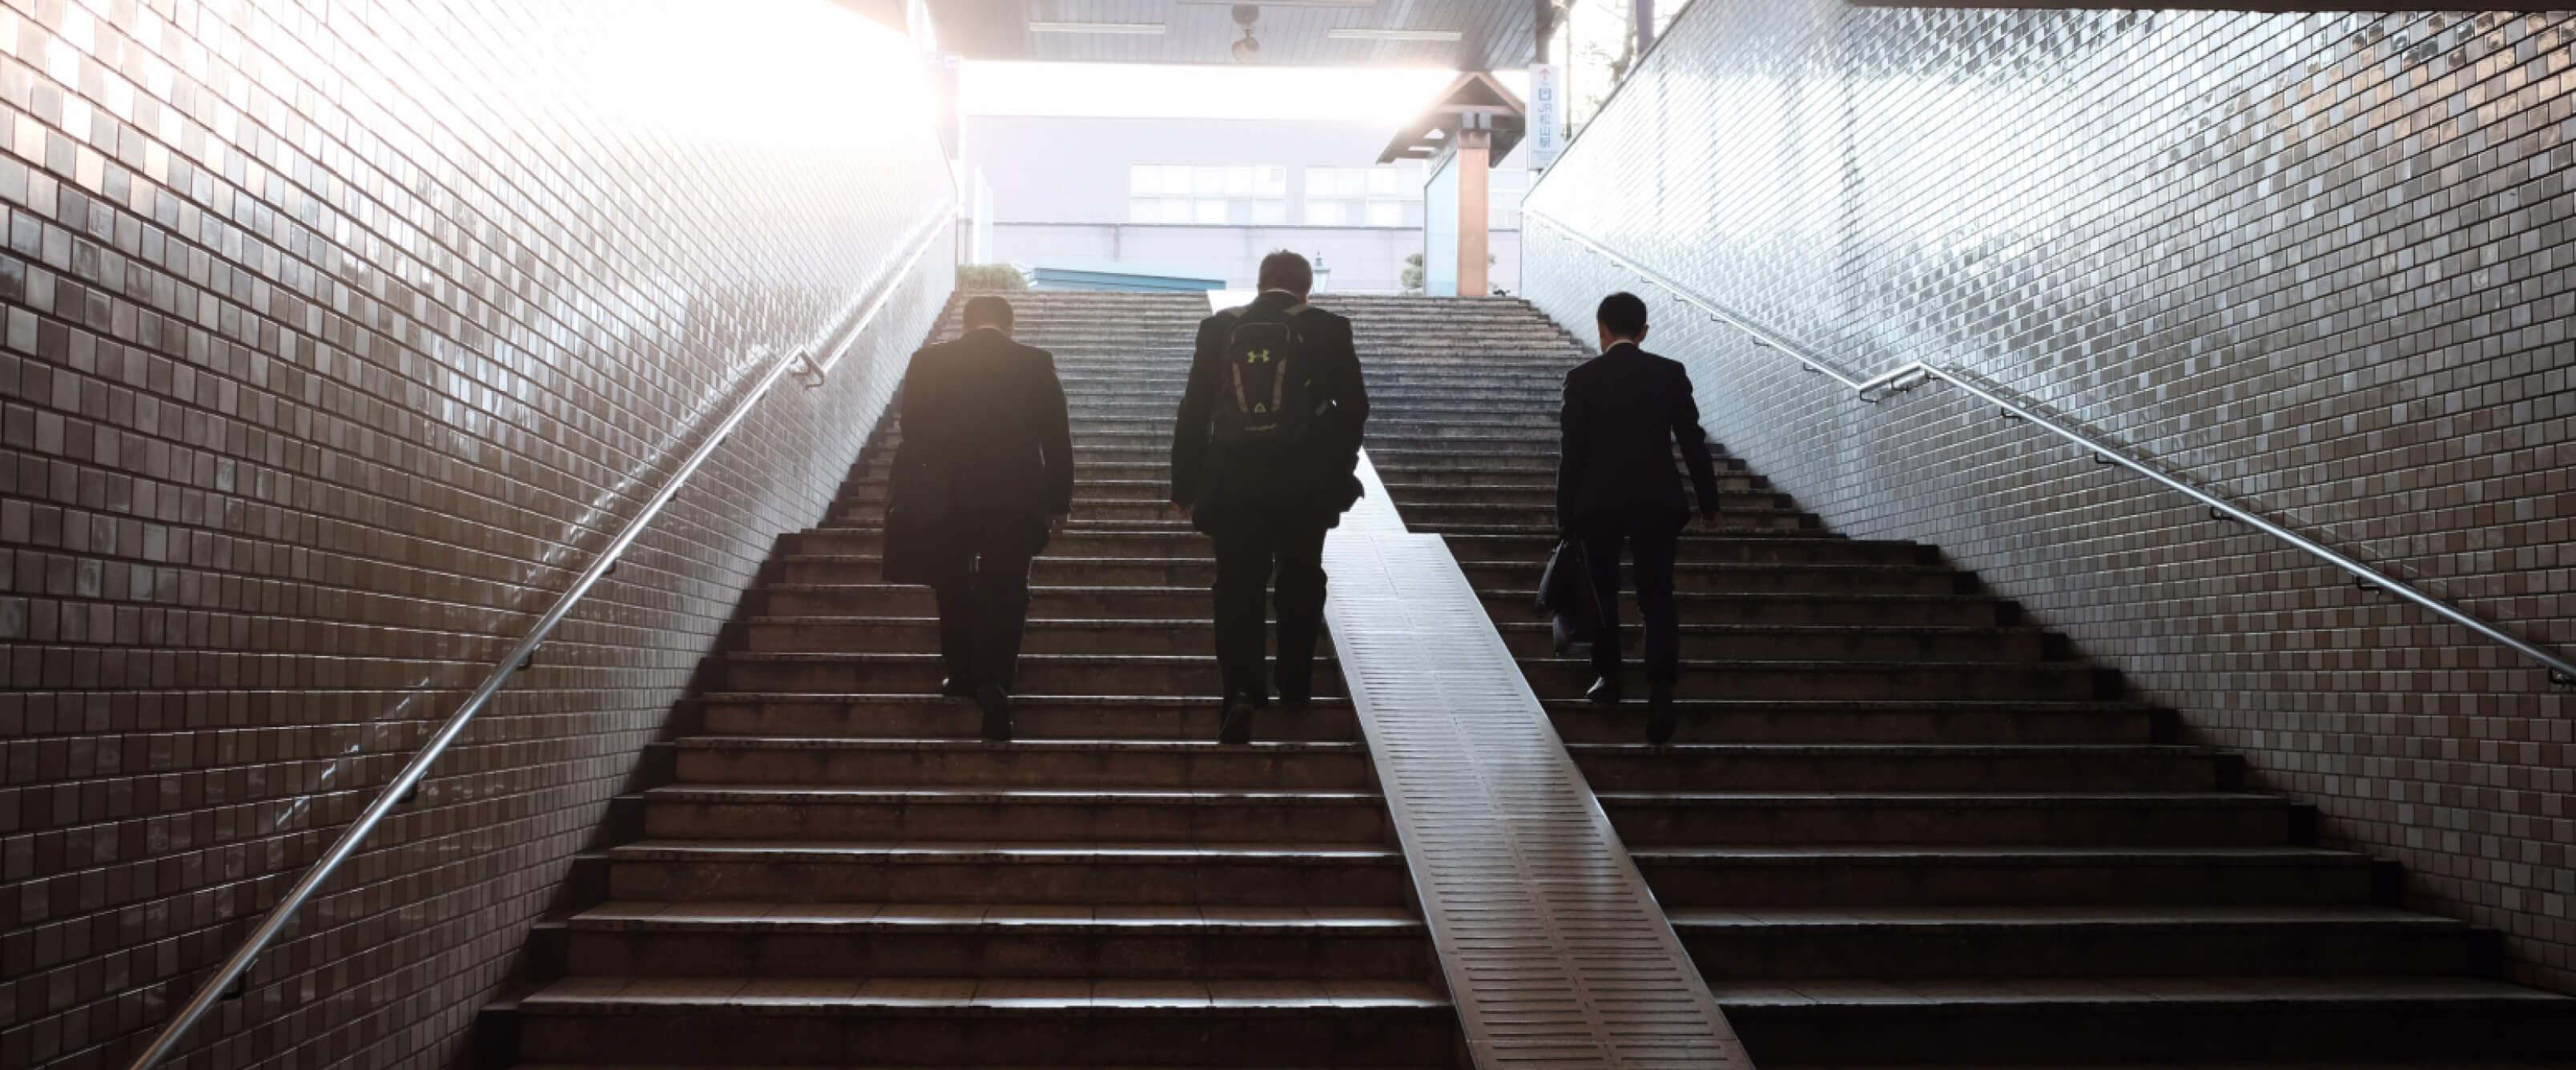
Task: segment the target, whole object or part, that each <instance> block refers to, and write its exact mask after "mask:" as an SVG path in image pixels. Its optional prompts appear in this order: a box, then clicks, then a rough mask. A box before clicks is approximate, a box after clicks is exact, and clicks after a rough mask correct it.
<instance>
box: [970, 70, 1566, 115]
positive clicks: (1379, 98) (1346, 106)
mask: <svg viewBox="0 0 2576 1070" xmlns="http://www.w3.org/2000/svg"><path fill="white" fill-rule="evenodd" d="M1457 77H1458V74H1457V72H1456V71H1442V70H1429V69H1424V68H1419V67H1367V68H1347V67H1214V66H1182V65H1177V64H1117V63H1006V62H999V61H991V60H983V61H971V62H968V63H967V64H966V65H965V68H964V70H963V71H962V72H961V74H960V77H959V84H958V97H959V103H960V104H961V106H962V110H963V111H964V112H965V113H966V114H968V115H1062V116H1127V117H1150V118H1171V119H1309V120H1327V121H1340V122H1369V123H1383V124H1386V125H1389V126H1393V125H1395V124H1397V123H1401V122H1403V121H1405V120H1406V119H1410V118H1412V117H1413V116H1414V115H1415V114H1416V113H1418V112H1420V111H1421V110H1422V109H1423V107H1424V106H1425V105H1427V104H1429V103H1430V102H1431V98H1432V97H1433V96H1435V95H1437V94H1438V93H1439V92H1440V90H1441V89H1442V88H1443V87H1445V86H1447V85H1448V84H1449V83H1450V82H1451V81H1453V80H1455V79H1456V78H1457ZM1496 77H1498V78H1500V79H1501V80H1502V82H1503V84H1504V85H1506V86H1509V87H1510V88H1511V90H1512V91H1513V92H1515V93H1519V92H1522V91H1523V90H1524V89H1525V88H1526V87H1527V83H1528V78H1527V76H1526V75H1525V74H1523V73H1522V72H1520V71H1505V72H1500V73H1498V74H1497V76H1496Z"/></svg>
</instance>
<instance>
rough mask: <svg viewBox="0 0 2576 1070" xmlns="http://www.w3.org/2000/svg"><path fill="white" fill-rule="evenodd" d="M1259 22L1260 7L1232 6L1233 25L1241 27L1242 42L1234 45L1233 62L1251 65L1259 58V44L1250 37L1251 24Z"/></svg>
mask: <svg viewBox="0 0 2576 1070" xmlns="http://www.w3.org/2000/svg"><path fill="white" fill-rule="evenodd" d="M1259 21H1261V5H1259V4H1236V5H1234V23H1235V25H1237V26H1241V27H1243V40H1240V41H1237V42H1235V43H1234V61H1235V62H1236V63H1251V62H1253V61H1255V60H1258V59H1260V58H1261V42H1260V41H1259V40H1257V39H1255V38H1254V37H1253V36H1252V24H1253V23H1256V22H1259Z"/></svg>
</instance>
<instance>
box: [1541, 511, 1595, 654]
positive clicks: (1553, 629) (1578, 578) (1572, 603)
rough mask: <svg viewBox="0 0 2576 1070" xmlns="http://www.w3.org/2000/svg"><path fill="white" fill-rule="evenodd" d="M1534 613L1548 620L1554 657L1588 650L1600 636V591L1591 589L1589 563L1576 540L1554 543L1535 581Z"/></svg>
mask: <svg viewBox="0 0 2576 1070" xmlns="http://www.w3.org/2000/svg"><path fill="white" fill-rule="evenodd" d="M1538 611H1539V613H1541V614H1542V615H1545V616H1547V617H1548V618H1549V621H1548V623H1549V631H1550V633H1551V635H1552V636H1553V638H1554V639H1555V641H1556V652H1557V653H1558V654H1567V653H1571V652H1572V651H1573V650H1574V648H1575V647H1577V646H1589V645H1591V643H1592V642H1593V640H1594V638H1595V637H1596V636H1598V635H1600V634H1601V618H1602V612H1601V589H1600V588H1598V587H1594V586H1593V585H1592V561H1591V557H1590V555H1588V554H1586V553H1585V552H1584V550H1583V543H1582V541H1581V540H1579V539H1571V538H1567V539H1558V540H1557V541H1556V549H1554V550H1550V551H1548V554H1547V571H1546V572H1544V573H1541V574H1540V575H1539V579H1538Z"/></svg>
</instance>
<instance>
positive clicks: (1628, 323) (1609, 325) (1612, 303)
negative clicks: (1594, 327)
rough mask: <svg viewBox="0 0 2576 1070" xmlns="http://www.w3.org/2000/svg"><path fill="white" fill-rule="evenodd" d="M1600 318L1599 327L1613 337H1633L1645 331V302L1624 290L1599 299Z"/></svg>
mask: <svg viewBox="0 0 2576 1070" xmlns="http://www.w3.org/2000/svg"><path fill="white" fill-rule="evenodd" d="M1600 318H1601V329H1602V330H1605V331H1608V332H1610V336H1611V337H1613V338H1635V337H1637V336H1638V335H1641V334H1644V333H1646V303H1645V302H1644V301H1641V300H1639V299H1638V298H1637V295H1635V294H1632V293H1628V292H1626V291H1624V290H1623V291H1620V292H1619V293H1615V294H1611V295H1610V296H1608V297H1604V298H1602V299H1601V313H1600Z"/></svg>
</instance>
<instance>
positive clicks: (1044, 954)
mask: <svg viewBox="0 0 2576 1070" xmlns="http://www.w3.org/2000/svg"><path fill="white" fill-rule="evenodd" d="M962 296H963V295H961V297H962ZM1012 303H1013V304H1014V306H1015V307H1016V309H1017V313H1018V318H1019V331H1018V335H1019V337H1020V338H1021V339H1022V340H1024V341H1026V342H1028V343H1030V344H1033V345H1037V346H1040V347H1043V348H1046V349H1050V350H1052V351H1054V352H1055V354H1056V359H1057V365H1058V368H1059V370H1060V372H1061V374H1062V377H1063V379H1064V383H1065V387H1066V390H1067V393H1068V395H1069V397H1070V398H1071V401H1072V406H1073V415H1074V444H1075V451H1076V453H1077V454H1078V455H1079V456H1078V461H1079V463H1080V467H1079V480H1080V485H1079V488H1078V490H1077V493H1076V505H1075V514H1074V516H1075V519H1074V522H1073V524H1072V526H1071V527H1070V529H1069V530H1067V531H1066V532H1065V533H1064V534H1063V535H1061V536H1059V537H1058V538H1057V539H1056V540H1055V541H1054V542H1053V544H1051V545H1050V546H1049V547H1048V549H1047V552H1046V555H1045V556H1044V557H1041V558H1040V559H1039V560H1038V561H1037V564H1036V567H1035V576H1034V583H1035V585H1036V586H1035V589H1034V591H1033V592H1032V593H1033V606H1032V609H1031V622H1030V628H1029V632H1028V638H1027V643H1026V647H1025V650H1026V654H1025V655H1024V657H1023V660H1022V662H1021V672H1020V679H1021V690H1022V692H1023V696H1022V697H1021V698H1020V699H1019V700H1018V702H1017V703H1016V704H1015V721H1016V730H1017V736H1018V740H1019V741H1018V742H1015V743H1009V744H998V745H996V744H987V743H984V742H982V741H980V740H978V739H976V738H975V736H976V733H977V717H976V713H975V711H974V708H973V707H972V705H971V704H970V703H965V702H962V701H956V700H945V699H941V698H938V697H936V692H937V691H938V685H939V681H940V676H941V672H940V666H939V661H938V657H937V654H936V651H937V649H938V646H937V627H936V623H937V622H936V619H935V611H934V610H933V608H932V603H931V597H930V592H929V591H928V590H927V589H923V588H914V587H890V586H885V585H883V584H881V583H880V582H879V566H880V560H881V559H880V557H879V555H880V553H881V550H882V546H883V530H882V519H883V509H884V494H885V486H886V476H887V469H888V462H889V459H890V458H891V456H892V453H893V449H894V446H895V445H896V443H897V440H898V434H899V432H898V431H897V429H894V428H891V427H889V428H885V429H881V430H880V433H879V434H878V435H877V437H876V439H875V441H874V442H873V444H872V445H871V446H870V447H869V449H868V451H867V454H866V456H865V457H864V458H863V459H862V460H861V462H860V463H859V465H858V467H857V468H856V469H855V470H854V471H853V472H852V474H851V479H850V481H849V484H848V487H847V489H846V491H845V493H844V496H843V498H842V500H841V502H840V503H839V505H838V507H837V511H836V513H835V515H834V516H833V517H832V518H831V519H830V520H829V521H828V522H827V523H826V524H825V525H824V526H822V527H819V528H815V529H811V530H808V531H804V532H801V533H796V534H792V535H788V536H786V537H785V538H783V539H782V540H781V541H780V544H779V548H778V552H777V556H776V557H775V558H774V559H773V561H772V567H771V570H770V577H771V578H770V579H769V581H768V582H765V583H764V584H763V585H762V586H761V588H760V589H759V590H758V591H757V592H756V593H755V594H753V595H752V598H753V599H755V600H756V606H757V610H756V611H757V614H758V615H757V616H756V617H753V618H752V619H750V620H749V622H748V625H747V627H745V628H743V629H742V637H741V640H740V641H739V642H738V643H737V644H736V645H735V646H733V647H732V648H731V649H728V650H726V651H725V652H724V653H723V654H722V655H721V657H722V658H723V665H722V667H721V679H722V683H721V685H720V687H721V689H722V690H721V691H719V692H716V693H711V694H708V695H705V696H704V697H703V698H702V699H700V700H698V701H696V702H694V703H693V704H692V706H691V707H690V709H689V710H687V711H686V713H687V714H688V715H689V716H690V717H692V718H693V719H694V721H695V726H694V730H693V731H692V732H691V733H690V734H688V735H687V736H686V738H683V739H681V740H679V742H678V744H677V746H676V760H675V763H674V764H675V767H676V775H675V776H674V778H673V781H674V782H673V783H671V784H670V785H669V786H666V787H660V788H655V789H653V790H651V791H649V792H647V793H645V794H644V796H643V798H642V800H641V804H640V805H641V812H642V820H641V829H640V832H641V835H640V838H637V839H635V840H634V841H633V842H630V843H626V844H624V845H622V846H619V847H616V848H614V849H613V850H611V851H610V852H609V856H608V859H607V862H606V869H607V877H606V886H607V888H606V893H607V901H606V902H603V903H600V904H599V905H597V906H594V907H591V908H589V909H587V910H583V911H581V912H580V913H579V914H578V915H577V916H574V917H572V918H571V919H570V920H569V922H568V923H567V924H566V925H565V926H564V927H563V931H562V934H561V942H562V947H563V953H562V957H561V958H562V961H561V962H560V963H559V964H558V968H559V969H560V971H561V972H562V977H561V978H560V979H559V980H556V981H554V982H553V983H552V984H550V985H548V986H547V987H545V988H544V989H543V990H541V991H539V992H537V993H535V994H533V995H531V996H529V997H527V998H526V999H524V1000H523V1001H522V1002H521V1005H520V1013H519V1016H518V1017H519V1027H518V1031H519V1041H518V1046H517V1052H516V1059H517V1060H518V1061H519V1062H521V1063H523V1064H531V1065H540V1064H553V1065H565V1064H589V1065H634V1064H662V1065H685V1064H696V1065H710V1066H714V1065H722V1066H754V1065H774V1066H820V1065H850V1066H919V1067H929V1066H966V1065H975V1066H991V1065H1009V1066H1031V1067H1034V1066H1103V1065H1119V1066H1318V1067H1320V1066H1426V1067H1427V1066H1448V1065H1452V1063H1453V1060H1454V1058H1455V1052H1456V1048H1457V1038H1456V1031H1457V1026H1456V1019H1455V1016H1454V1014H1453V1013H1452V1010H1451V1008H1450V1006H1449V1004H1448V1001H1447V999H1446V997H1445V996H1444V995H1443V994H1442V993H1441V990H1440V987H1439V981H1438V969H1437V964H1436V962H1435V961H1434V959H1433V957H1432V951H1431V945H1430V941H1429V938H1428V936H1427V935H1426V932H1425V930H1424V927H1423V924H1422V921H1421V918H1420V915H1419V913H1418V912H1417V910H1416V908H1415V906H1414V904H1413V900H1412V892H1411V882H1410V878H1409V877H1408V875H1407V871H1406V868H1405V863H1404V859H1403V857H1402V855H1401V853H1400V852H1399V851H1398V850H1397V849H1396V847H1395V845H1394V844H1395V841H1394V837H1393V834H1392V832H1391V830H1390V828H1389V826H1388V819H1387V811H1386V804H1385V801H1384V799H1383V798H1382V797H1381V796H1380V794H1379V791H1378V788H1377V785H1376V782H1375V775H1374V772H1373V770H1372V767H1371V764H1370V761H1369V757H1368V754H1367V753H1366V751H1365V749H1364V746H1363V744H1362V743H1361V742H1360V738H1361V737H1360V733H1359V730H1358V725H1357V723H1356V721H1355V719H1354V717H1353V714H1352V711H1351V708H1350V706H1349V703H1348V702H1347V701H1346V700H1341V699H1331V698H1323V697H1319V698H1318V699H1317V701H1316V703H1315V707H1314V710H1313V712H1311V713H1308V714H1302V715H1301V714H1292V713H1279V712H1273V713H1271V714H1269V715H1267V716H1266V717H1264V718H1263V720H1262V721H1261V723H1260V725H1259V731H1260V738H1261V739H1262V740H1263V742H1259V743H1256V744H1254V745H1252V746H1249V747H1220V746H1218V745H1217V744H1216V743H1214V740H1215V738H1216V731H1217V713H1218V711H1217V704H1216V702H1215V700H1214V696H1215V695H1216V693H1217V676H1216V664H1215V659H1214V657H1213V655H1212V650H1213V646H1212V643H1213V640H1212V637H1211V633H1210V626H1209V623H1208V611H1209V594H1208V585H1209V583H1210V582H1211V580H1212V579H1213V571H1214V562H1213V559H1212V558H1211V557H1210V555H1209V548H1208V544H1207V542H1206V540H1205V539H1203V538H1201V537H1200V536H1198V535H1197V534H1195V533H1193V532H1191V531H1190V530H1188V528H1187V526H1186V525H1185V524H1183V523H1182V522H1181V521H1180V520H1179V519H1178V518H1177V517H1176V516H1174V515H1173V513H1172V511H1171V510H1170V509H1169V507H1168V506H1167V505H1165V504H1164V499H1165V496H1166V495H1165V483H1164V479H1165V473H1166V470H1167V466H1168V458H1169V454H1168V441H1169V433H1170V424H1171V417H1172V411H1173V409H1174V407H1175V406H1176V405H1177V403H1178V399H1179V395H1180V392H1181V388H1182V383H1183V380H1184V377H1185V373H1186V370H1187V367H1188V362H1189V352H1190V346H1191V344H1192V341H1193V339H1194V338H1195V335H1196V327H1197V323H1198V321H1199V320H1200V318H1201V317H1203V316H1204V315H1206V313H1207V304H1206V301H1205V300H1204V298H1201V297H1198V296H1196V295H1190V296H1159V295H1158V296H1145V295H1120V294H1099V293H1032V294H1024V295H1013V296H1012ZM940 329H941V331H942V333H943V335H945V334H950V333H953V332H954V331H955V330H956V305H955V304H954V303H952V307H951V309H950V311H949V314H948V316H947V318H946V319H945V320H943V322H942V326H941V328H940ZM888 422H889V423H891V422H892V421H891V418H890V419H889V421H888ZM1325 670H1326V671H1325V672H1323V673H1322V674H1321V678H1320V679H1319V680H1318V681H1317V683H1318V686H1319V689H1323V690H1326V691H1327V693H1328V694H1329V693H1331V692H1332V691H1335V690H1338V687H1339V680H1338V676H1337V674H1335V673H1333V672H1332V671H1330V663H1329V662H1327V664H1326V666H1325Z"/></svg>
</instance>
